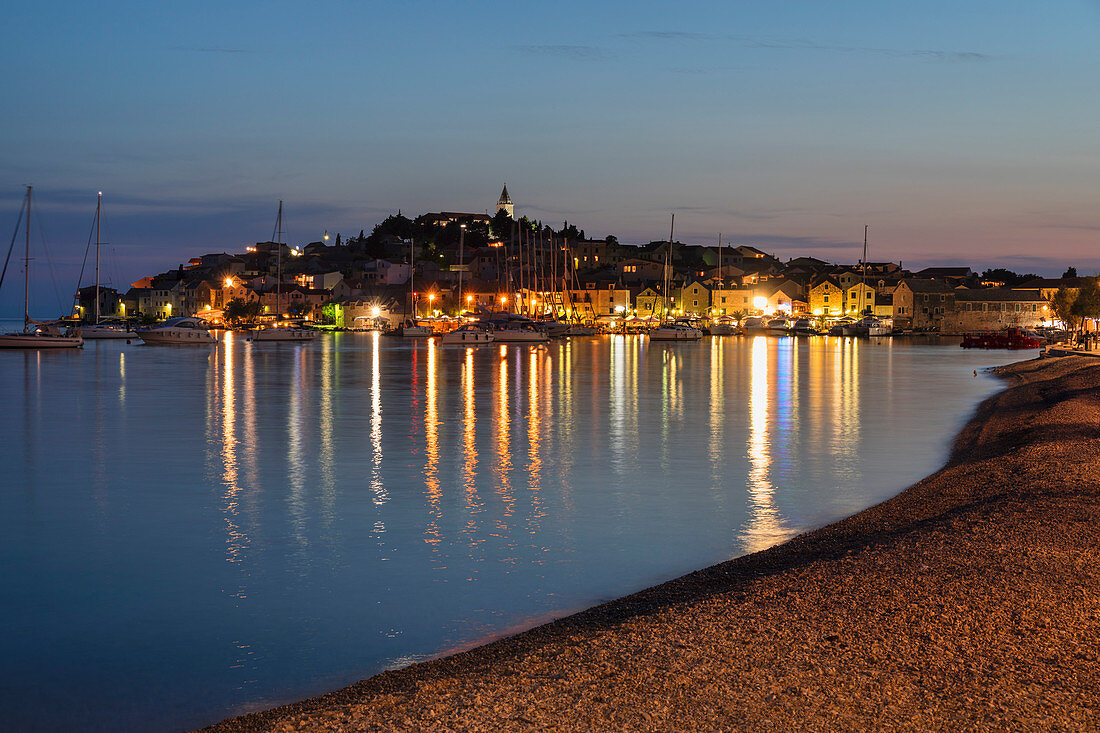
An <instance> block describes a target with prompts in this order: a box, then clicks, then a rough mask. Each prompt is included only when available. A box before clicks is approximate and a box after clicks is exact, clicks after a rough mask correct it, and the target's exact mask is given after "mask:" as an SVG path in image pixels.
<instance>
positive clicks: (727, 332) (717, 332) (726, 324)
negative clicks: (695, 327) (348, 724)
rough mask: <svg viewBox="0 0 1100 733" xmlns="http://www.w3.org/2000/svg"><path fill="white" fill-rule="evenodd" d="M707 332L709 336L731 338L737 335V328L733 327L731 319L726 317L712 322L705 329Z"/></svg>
mask: <svg viewBox="0 0 1100 733" xmlns="http://www.w3.org/2000/svg"><path fill="white" fill-rule="evenodd" d="M707 331H709V332H710V335H711V336H732V335H733V334H735V333H737V326H736V325H734V323H733V319H732V318H729V317H728V316H727V317H723V318H718V319H716V320H715V321H713V322H712V323H711V324H710V326H708V327H707Z"/></svg>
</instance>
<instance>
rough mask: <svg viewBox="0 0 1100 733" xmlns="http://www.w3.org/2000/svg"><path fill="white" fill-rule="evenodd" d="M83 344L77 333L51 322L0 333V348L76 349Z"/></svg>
mask: <svg viewBox="0 0 1100 733" xmlns="http://www.w3.org/2000/svg"><path fill="white" fill-rule="evenodd" d="M83 345H84V339H82V338H81V337H80V335H79V334H74V333H71V332H70V330H69V329H66V330H65V331H62V330H61V329H60V328H58V327H57V326H55V325H53V324H51V323H37V324H28V325H27V328H26V329H25V330H23V331H17V332H15V333H3V334H0V349H78V348H80V347H82V346H83Z"/></svg>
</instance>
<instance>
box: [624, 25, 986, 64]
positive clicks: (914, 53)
mask: <svg viewBox="0 0 1100 733" xmlns="http://www.w3.org/2000/svg"><path fill="white" fill-rule="evenodd" d="M617 37H618V38H621V39H625V40H642V41H646V40H649V41H676V42H690V43H699V42H703V43H734V44H737V45H740V46H744V47H746V48H764V49H777V50H797V51H823V52H831V53H848V54H873V55H878V56H891V57H895V58H916V59H924V60H928V61H940V62H948V63H973V62H978V61H989V60H991V59H993V58H994V57H993V56H991V55H989V54H985V53H980V52H977V51H941V50H934V49H898V48H876V47H874V46H846V45H842V44H829V43H819V42H816V41H812V40H809V39H799V38H794V39H792V38H774V37H767V36H750V35H734V34H719V33H691V32H685V31H672V30H657V31H637V32H634V33H621V34H619V35H618V36H617Z"/></svg>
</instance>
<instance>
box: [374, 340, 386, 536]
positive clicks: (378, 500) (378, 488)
mask: <svg viewBox="0 0 1100 733" xmlns="http://www.w3.org/2000/svg"><path fill="white" fill-rule="evenodd" d="M371 340H372V343H371V380H370V449H371V463H370V491H371V496H372V497H373V501H374V503H375V505H377V506H381V505H382V504H385V503H386V502H387V501H389V495H388V494H387V493H386V487H385V485H384V484H383V482H382V353H381V348H382V344H381V334H380V333H379V332H378V331H374V332H373V333H372V334H371ZM375 529H376V530H378V531H380V532H384V531H385V529H386V525H385V524H384V523H383V522H382V520H378V521H377V522H376V523H375Z"/></svg>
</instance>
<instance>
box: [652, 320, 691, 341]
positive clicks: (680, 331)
mask: <svg viewBox="0 0 1100 733" xmlns="http://www.w3.org/2000/svg"><path fill="white" fill-rule="evenodd" d="M701 338H703V332H702V330H700V329H698V328H695V327H694V326H692V325H690V324H687V323H680V322H675V323H665V324H663V325H660V326H658V327H657V328H654V329H651V330H650V331H649V340H650V341H698V340H699V339H701Z"/></svg>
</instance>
